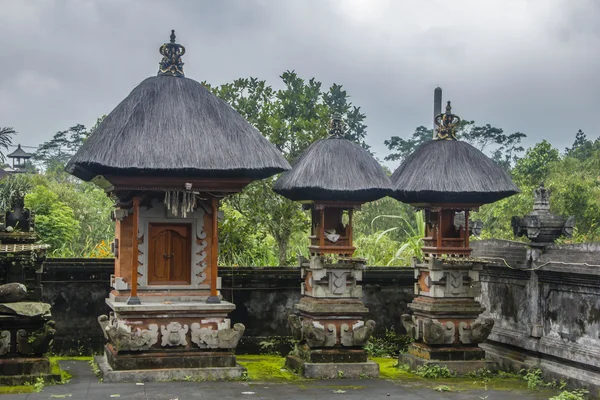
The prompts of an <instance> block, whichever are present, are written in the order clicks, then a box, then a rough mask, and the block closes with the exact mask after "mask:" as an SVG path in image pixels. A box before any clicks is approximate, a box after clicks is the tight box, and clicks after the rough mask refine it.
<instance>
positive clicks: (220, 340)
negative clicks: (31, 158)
mask: <svg viewBox="0 0 600 400" xmlns="http://www.w3.org/2000/svg"><path fill="white" fill-rule="evenodd" d="M160 53H161V54H162V60H161V61H160V64H159V71H158V75H157V76H154V77H150V78H147V79H145V80H144V81H143V82H142V83H140V84H139V85H138V86H137V87H136V88H135V89H133V91H132V92H131V93H130V94H129V95H128V96H127V97H126V98H125V99H124V100H123V101H122V102H121V103H120V104H119V105H118V106H117V107H116V108H115V109H114V110H113V111H112V112H111V113H110V114H109V115H108V116H107V117H106V118H105V119H104V120H103V121H102V123H101V124H100V126H99V127H98V128H97V129H96V130H95V131H94V133H93V134H92V135H91V136H90V137H89V138H88V139H87V141H86V142H85V143H84V144H83V146H82V147H81V149H80V150H79V151H78V152H77V154H76V155H75V156H73V158H72V159H71V160H70V161H69V163H68V165H67V171H68V172H70V173H72V174H73V175H75V176H76V177H78V178H80V179H83V180H85V181H92V182H94V183H96V184H97V185H99V186H101V187H103V188H104V189H105V190H106V192H107V193H108V194H109V195H110V196H111V197H112V198H113V199H114V201H115V210H114V212H113V218H114V221H115V228H116V239H115V242H114V253H115V272H114V275H113V277H112V280H111V285H112V288H113V290H112V291H111V293H110V296H109V298H108V299H106V303H107V304H108V306H109V307H110V309H111V310H112V311H111V313H110V315H109V316H106V315H103V316H100V317H99V319H98V320H99V322H100V325H101V327H102V329H103V331H104V335H105V337H106V339H107V344H106V346H105V355H104V356H103V357H100V358H98V362H99V365H100V367H101V370H102V373H103V375H104V380H105V381H132V380H140V379H142V380H156V379H183V378H184V377H186V376H192V377H194V378H195V379H225V378H235V377H239V376H241V374H242V372H243V368H241V367H240V366H238V365H237V363H236V359H235V355H234V354H233V352H232V350H233V349H235V347H236V346H237V343H238V341H239V340H240V338H241V336H242V335H243V333H244V329H245V327H244V325H242V324H232V323H231V321H230V319H229V318H228V313H229V312H231V311H232V310H234V309H235V305H234V304H232V303H229V302H227V301H224V300H223V299H222V297H221V295H220V293H219V289H220V282H219V277H218V267H217V264H218V251H219V250H218V223H219V219H220V212H219V202H220V201H221V199H223V198H224V197H225V196H227V195H229V194H232V193H236V192H239V191H241V190H242V189H243V188H244V187H245V186H246V185H248V184H249V183H250V182H252V181H253V180H257V179H263V178H266V177H269V176H271V175H274V174H276V173H279V172H282V171H285V170H288V169H289V168H290V166H289V164H288V163H287V161H286V160H285V159H284V158H283V156H282V155H281V154H280V153H279V152H278V151H277V149H276V148H275V147H274V146H273V145H272V144H271V143H270V142H269V141H268V140H267V139H265V138H264V137H263V136H262V135H261V134H260V132H258V131H257V130H256V129H255V128H254V127H253V126H252V125H250V124H249V123H248V122H247V121H246V120H245V119H244V118H243V117H241V116H240V115H239V114H238V113H237V112H236V111H235V110H233V108H231V106H229V105H228V104H227V103H225V102H224V101H222V100H220V99H219V98H217V97H216V96H215V95H213V94H212V93H211V92H210V91H208V90H207V89H206V88H205V87H204V86H203V85H201V84H200V83H198V82H196V81H194V80H192V79H188V78H186V77H185V76H184V73H183V62H182V59H181V57H182V56H183V55H184V53H185V48H184V47H183V46H182V45H180V44H178V43H176V41H175V33H174V32H172V33H171V38H170V41H169V42H168V43H165V44H164V45H162V46H161V47H160Z"/></svg>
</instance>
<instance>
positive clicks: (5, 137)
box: [0, 128, 17, 163]
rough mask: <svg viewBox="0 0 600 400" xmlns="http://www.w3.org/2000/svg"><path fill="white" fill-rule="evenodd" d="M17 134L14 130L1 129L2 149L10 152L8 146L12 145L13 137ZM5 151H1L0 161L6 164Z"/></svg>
mask: <svg viewBox="0 0 600 400" xmlns="http://www.w3.org/2000/svg"><path fill="white" fill-rule="evenodd" d="M16 133H17V132H16V131H15V130H14V129H13V128H0V148H4V150H5V151H8V146H10V145H11V144H12V136H13V135H14V134H16ZM4 153H5V152H4V151H0V161H2V163H5V162H6V156H5V155H4Z"/></svg>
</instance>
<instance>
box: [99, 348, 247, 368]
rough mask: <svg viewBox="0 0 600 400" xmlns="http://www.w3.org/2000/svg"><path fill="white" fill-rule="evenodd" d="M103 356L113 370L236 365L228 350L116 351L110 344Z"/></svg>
mask: <svg viewBox="0 0 600 400" xmlns="http://www.w3.org/2000/svg"><path fill="white" fill-rule="evenodd" d="M104 356H105V358H106V361H107V362H108V364H109V365H110V367H111V368H112V369H113V370H115V371H130V370H152V369H190V368H230V367H235V366H236V365H237V363H236V360H235V355H234V354H233V353H231V352H230V351H224V350H220V351H206V352H201V351H195V352H192V351H178V350H172V351H144V352H136V353H117V352H116V351H115V350H114V349H113V347H112V346H111V345H110V344H107V345H106V346H105V347H104Z"/></svg>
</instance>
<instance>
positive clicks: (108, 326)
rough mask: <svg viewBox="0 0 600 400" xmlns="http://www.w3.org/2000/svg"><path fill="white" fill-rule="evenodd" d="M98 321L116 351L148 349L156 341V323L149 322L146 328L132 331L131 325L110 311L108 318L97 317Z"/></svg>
mask: <svg viewBox="0 0 600 400" xmlns="http://www.w3.org/2000/svg"><path fill="white" fill-rule="evenodd" d="M98 323H99V324H100V327H101V328H102V332H103V333H104V337H105V338H106V339H107V340H108V341H109V342H110V343H112V344H113V345H114V346H115V347H116V349H117V351H140V350H148V349H150V347H152V345H154V344H156V343H157V342H158V325H156V324H150V325H148V329H140V328H137V329H136V330H134V331H132V330H131V327H130V326H128V325H125V323H124V322H123V321H121V320H119V319H117V318H115V316H114V314H113V313H111V315H110V318H109V317H107V316H106V315H101V316H99V317H98Z"/></svg>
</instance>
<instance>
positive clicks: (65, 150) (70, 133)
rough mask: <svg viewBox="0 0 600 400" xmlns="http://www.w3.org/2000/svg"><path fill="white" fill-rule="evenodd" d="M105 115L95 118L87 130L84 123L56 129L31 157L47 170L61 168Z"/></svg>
mask: <svg viewBox="0 0 600 400" xmlns="http://www.w3.org/2000/svg"><path fill="white" fill-rule="evenodd" d="M105 117H106V115H103V116H101V117H100V118H98V119H97V120H96V123H95V124H94V126H93V127H92V128H91V129H90V130H88V129H87V128H86V127H85V125H82V124H76V125H74V126H72V127H70V128H69V129H67V130H65V131H58V132H56V133H55V134H54V136H53V137H52V139H51V140H49V141H47V142H44V143H42V144H41V145H40V146H39V147H38V149H37V150H36V152H35V153H34V155H33V159H34V160H35V161H36V162H38V163H40V164H42V165H43V166H44V167H45V169H47V170H62V169H64V167H65V165H66V164H67V162H68V161H69V160H70V159H71V157H73V155H75V153H77V150H79V148H80V147H81V145H82V144H83V143H84V142H85V141H86V140H87V138H88V137H89V136H90V135H91V134H92V133H93V132H94V131H95V130H96V128H98V125H100V123H101V122H102V120H103V119H104V118H105Z"/></svg>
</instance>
